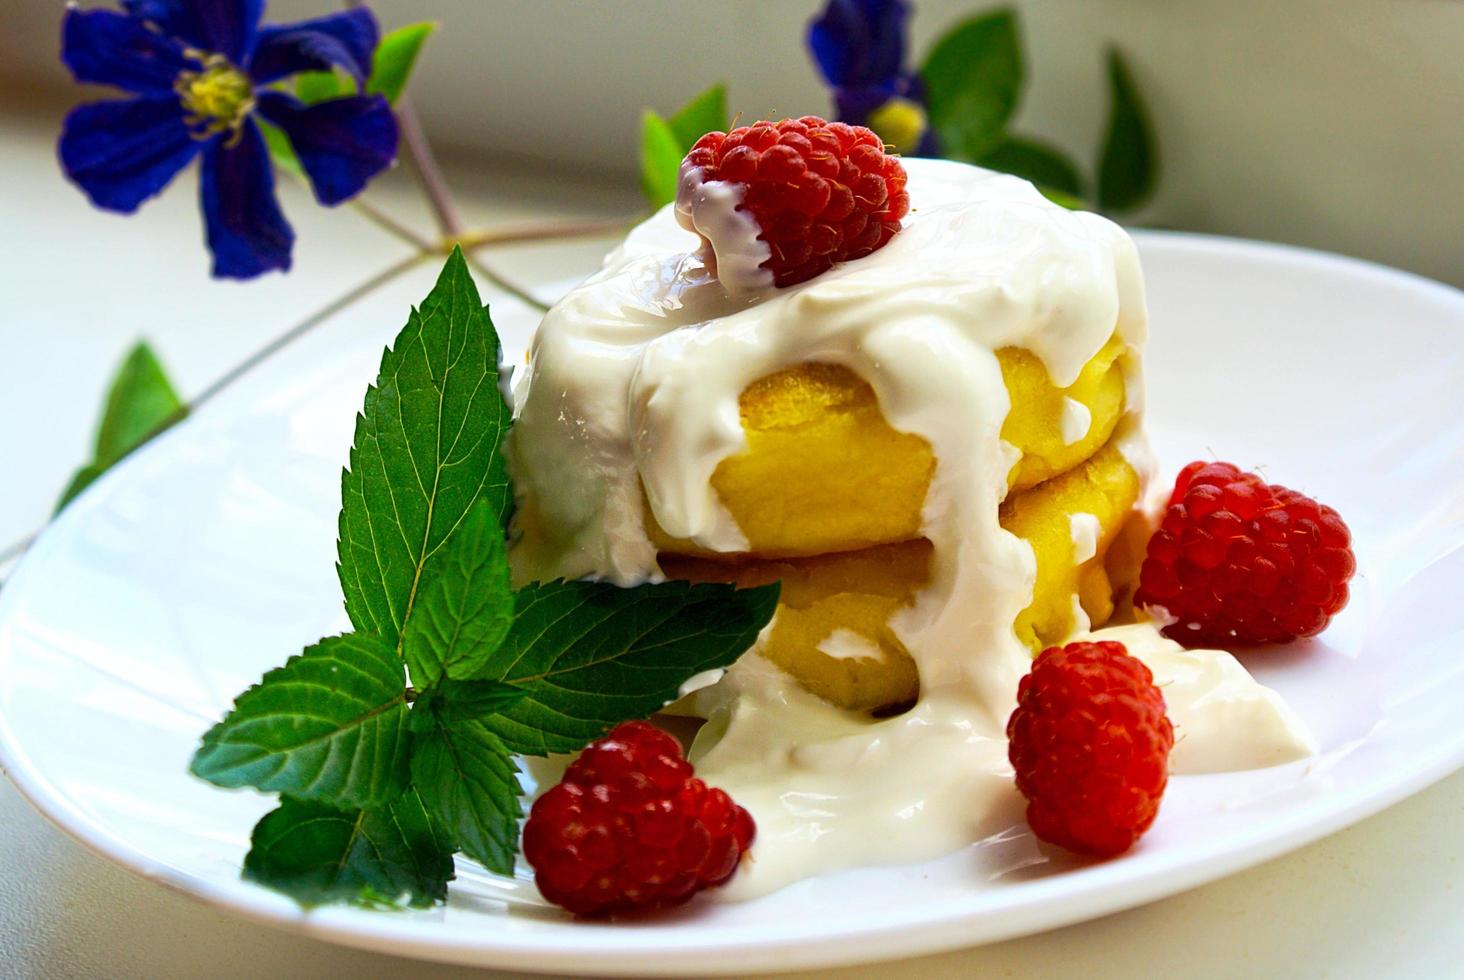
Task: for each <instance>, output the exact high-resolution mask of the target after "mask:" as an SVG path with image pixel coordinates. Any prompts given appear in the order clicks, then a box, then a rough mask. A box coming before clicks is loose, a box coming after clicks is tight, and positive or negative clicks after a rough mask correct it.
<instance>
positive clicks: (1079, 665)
mask: <svg viewBox="0 0 1464 980" xmlns="http://www.w3.org/2000/svg"><path fill="white" fill-rule="evenodd" d="M1007 739H1008V740H1009V744H1008V746H1007V756H1008V758H1010V759H1011V763H1012V768H1014V769H1015V770H1016V771H1017V789H1019V790H1021V793H1022V795H1023V796H1025V797H1026V798H1027V801H1028V802H1027V823H1028V824H1030V825H1031V827H1032V832H1033V833H1035V834H1036V835H1037V836H1038V837H1040V838H1041V839H1042V840H1045V841H1049V842H1051V843H1053V844H1060V845H1061V846H1063V847H1065V848H1067V849H1068V850H1070V851H1077V852H1078V853H1079V854H1092V855H1096V856H1098V857H1111V856H1112V855H1115V854H1121V853H1123V852H1124V851H1126V850H1128V849H1129V848H1130V847H1132V846H1133V843H1134V841H1136V840H1138V839H1139V835H1140V834H1142V833H1143V832H1144V831H1146V830H1148V829H1149V825H1150V824H1152V823H1153V822H1154V817H1155V816H1156V815H1157V814H1158V813H1159V801H1160V799H1161V798H1163V796H1164V787H1165V785H1166V784H1167V783H1168V782H1169V750H1170V749H1172V748H1173V747H1174V726H1172V725H1171V724H1170V723H1169V718H1168V717H1167V716H1166V715H1165V714H1164V695H1162V694H1160V693H1159V689H1158V688H1157V687H1155V686H1154V677H1153V675H1152V674H1150V673H1149V668H1148V667H1145V666H1144V665H1143V664H1142V663H1141V662H1140V661H1138V660H1137V659H1135V658H1133V657H1130V656H1129V655H1128V651H1127V650H1126V649H1124V646H1123V644H1122V643H1112V642H1105V643H1069V644H1068V645H1067V646H1065V647H1049V648H1048V649H1046V650H1044V651H1042V653H1041V654H1040V655H1039V656H1038V657H1037V659H1036V661H1035V662H1033V664H1032V672H1031V673H1029V674H1028V675H1027V676H1026V677H1023V678H1022V683H1021V684H1020V685H1018V687H1017V710H1016V711H1014V712H1012V717H1011V719H1010V720H1009V721H1007Z"/></svg>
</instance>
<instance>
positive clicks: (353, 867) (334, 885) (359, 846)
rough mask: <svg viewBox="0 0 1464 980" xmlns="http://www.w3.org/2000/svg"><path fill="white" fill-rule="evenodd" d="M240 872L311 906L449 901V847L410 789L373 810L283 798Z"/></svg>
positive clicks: (266, 818)
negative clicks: (346, 903)
mask: <svg viewBox="0 0 1464 980" xmlns="http://www.w3.org/2000/svg"><path fill="white" fill-rule="evenodd" d="M251 844H252V846H251V847H250V849H249V854H248V855H247V856H246V857H245V858H244V877H245V878H247V879H249V880H251V881H256V882H258V883H259V884H261V885H266V886H268V887H270V888H273V889H275V890H276V891H281V892H284V893H285V894H286V895H289V896H291V897H293V898H294V899H295V900H296V901H298V902H299V903H300V904H301V905H303V906H305V907H307V908H309V907H312V906H316V905H323V904H325V903H327V902H350V903H352V904H356V905H364V906H367V907H369V908H382V907H388V908H395V907H400V906H401V905H410V906H412V907H414V908H426V907H428V906H431V905H433V904H434V903H437V902H441V901H443V900H445V899H446V898H447V883H448V882H449V881H451V880H452V877H453V866H452V845H451V843H450V842H449V840H448V838H447V836H446V835H445V834H444V833H443V832H442V830H441V829H440V828H438V827H437V826H436V825H435V824H434V823H433V821H432V819H431V817H429V816H428V814H427V811H426V809H425V808H424V807H423V806H422V801H421V799H420V798H419V797H418V795H417V793H416V792H415V791H408V792H407V793H406V794H405V795H403V796H401V797H399V798H397V799H395V800H393V801H392V802H391V803H389V804H387V805H385V806H382V807H378V808H376V809H373V810H339V809H336V808H335V807H332V806H329V805H326V804H323V803H309V802H305V801H302V800H296V799H290V798H286V799H285V800H283V801H282V802H281V803H280V805H279V807H278V808H276V809H274V810H271V811H270V812H269V813H267V814H265V816H264V819H262V820H260V821H259V823H258V824H257V825H255V827H254V834H253V836H252V837H251Z"/></svg>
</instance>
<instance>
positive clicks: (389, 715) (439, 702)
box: [191, 250, 778, 906]
mask: <svg viewBox="0 0 1464 980" xmlns="http://www.w3.org/2000/svg"><path fill="white" fill-rule="evenodd" d="M499 353H500V351H499V343H498V337H497V334H496V333H495V332H494V329H493V324H492V321H491V319H490V318H489V315H488V311H487V310H486V309H485V308H484V307H483V304H482V301H481V300H480V298H479V295H478V291H477V288H476V287H475V286H474V284H473V281H472V277H471V276H470V275H469V272H468V268H467V264H466V262H465V261H464V260H463V256H462V253H461V252H460V251H457V250H454V252H453V254H452V256H451V257H450V258H449V259H448V261H447V264H446V266H445V267H444V268H443V271H442V274H441V276H440V277H439V278H438V280H437V285H436V286H435V287H434V288H433V290H432V292H431V293H430V294H429V295H428V297H427V298H426V300H424V301H423V303H422V306H421V308H420V309H419V310H418V309H414V310H413V311H412V313H411V316H410V317H409V319H408V321H407V326H406V328H405V329H404V330H403V331H402V332H401V334H400V335H398V337H397V338H396V341H395V342H394V343H393V344H392V346H391V348H390V349H388V350H387V351H386V353H385V354H384V355H383V357H382V359H381V368H380V373H379V375H378V378H377V381H376V384H375V385H373V386H372V387H371V388H369V389H368V391H367V393H366V400H365V406H364V408H363V410H362V412H361V414H360V415H358V416H357V419H356V432H355V442H354V445H353V447H352V449H351V454H350V465H349V466H348V468H347V469H346V470H345V471H344V472H343V473H342V475H341V498H342V503H341V514H340V520H339V530H340V540H339V548H338V555H339V559H340V560H339V565H338V571H339V575H340V581H341V588H342V591H343V593H344V595H345V603H346V611H347V614H348V615H349V617H350V619H351V622H352V624H353V625H354V626H355V627H356V632H354V633H349V634H346V635H344V636H336V637H329V638H327V639H324V640H322V641H320V642H319V643H317V644H315V645H314V646H312V647H310V648H308V649H306V650H305V651H304V652H303V653H302V654H300V655H298V656H296V657H293V658H291V659H290V660H289V661H288V662H286V663H285V665H284V666H282V667H280V668H277V669H275V670H272V671H270V672H269V673H267V674H265V676H264V678H263V679H262V680H261V681H260V682H259V683H258V684H257V685H255V686H254V687H251V688H250V689H249V690H247V691H245V692H244V693H243V694H241V695H240V696H239V697H238V699H237V700H236V702H235V704H234V708H233V710H232V711H230V712H229V714H228V715H227V716H226V717H225V718H224V719H223V721H221V722H220V723H219V724H218V725H215V726H214V727H213V728H212V729H210V730H209V731H208V732H207V733H206V734H205V735H204V737H203V743H202V745H201V746H200V748H199V749H198V751H197V753H196V754H195V756H194V758H193V762H192V766H191V770H192V771H193V772H194V773H195V774H196V775H198V776H200V777H202V778H204V779H207V780H209V781H210V782H212V783H215V784H217V785H219V786H222V787H226V788H240V787H251V788H254V789H258V790H263V791H266V792H277V793H280V794H281V795H282V797H283V800H282V802H281V804H280V806H279V808H278V809H276V810H274V811H272V812H271V813H270V814H268V815H267V816H266V817H265V818H264V819H263V820H261V821H260V823H259V825H258V826H257V827H256V828H255V831H254V837H253V846H252V848H251V850H250V852H249V855H248V857H247V858H246V859H245V875H246V877H248V878H250V879H251V880H254V881H258V882H260V883H261V884H265V885H268V886H269V887H272V888H275V889H278V890H280V891H283V892H285V893H287V894H290V895H292V896H294V897H295V898H296V899H298V900H299V901H300V902H302V903H303V904H307V905H312V904H320V903H323V902H334V901H346V902H353V903H356V904H361V905H367V906H383V905H386V906H396V905H401V904H409V905H424V904H431V903H433V902H436V901H440V900H441V899H442V898H443V897H444V896H445V894H446V886H447V881H448V879H449V878H451V876H452V862H451V857H452V853H453V852H454V851H459V850H460V851H463V852H464V853H465V854H467V855H468V856H469V857H471V858H473V859H475V860H477V861H479V862H481V863H482V864H483V865H484V866H485V867H487V868H489V869H490V870H492V871H495V872H497V873H500V874H512V873H513V867H514V860H515V855H516V853H517V845H518V833H519V819H520V817H521V816H522V804H521V802H520V798H521V796H522V793H523V790H522V787H521V785H520V783H519V781H518V772H519V769H518V764H517V762H516V761H515V758H514V756H515V754H528V755H545V754H548V753H551V752H573V751H576V750H578V749H579V748H581V747H583V746H584V745H585V744H586V743H587V742H589V741H591V740H592V739H594V738H597V737H599V736H600V735H602V734H603V733H604V732H605V731H607V730H608V729H609V728H610V727H612V726H613V725H615V724H617V723H618V722H620V721H624V720H626V719H629V718H640V717H645V716H646V715H648V714H650V713H652V712H654V711H656V710H658V709H659V708H661V707H663V706H664V705H665V704H666V703H668V702H669V701H671V700H672V699H674V698H675V697H676V695H677V692H678V691H679V689H680V687H681V685H682V684H683V683H684V682H685V681H686V680H687V679H688V678H689V677H691V676H692V675H694V674H697V673H700V672H702V671H705V670H709V669H713V668H717V667H724V666H727V665H728V664H730V663H732V661H734V660H736V659H737V657H739V656H740V655H741V654H742V653H743V651H745V650H746V649H747V648H748V647H749V646H750V645H751V644H752V642H753V640H754V639H755V638H756V637H757V634H758V632H759V631H760V630H761V629H762V628H763V627H764V626H765V625H766V624H767V623H768V621H769V620H770V619H771V618H772V615H773V611H774V609H775V608H776V606H777V598H778V587H777V586H776V585H774V586H767V587H764V588H760V589H748V590H739V589H736V588H734V587H733V586H730V585H714V584H713V585H691V584H688V583H685V582H664V583H660V584H655V585H643V586H639V587H636V588H619V587H616V586H613V585H609V584H606V583H601V582H548V583H535V584H531V585H528V586H525V587H524V588H521V589H519V590H517V591H514V590H513V588H512V586H511V583H510V577H509V565H508V555H507V547H506V545H505V530H506V527H507V524H508V519H509V517H510V511H511V504H512V499H513V495H512V488H511V487H510V485H509V480H508V471H507V467H506V465H505V462H504V458H503V442H504V439H505V437H506V435H507V433H508V428H509V425H510V421H511V413H510V411H509V408H508V405H507V403H506V402H505V401H504V399H503V396H502V395H501V393H500V386H499V383H498V381H499V377H498V358H499ZM409 679H410V683H411V685H412V686H411V687H409V686H408V680H409Z"/></svg>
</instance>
